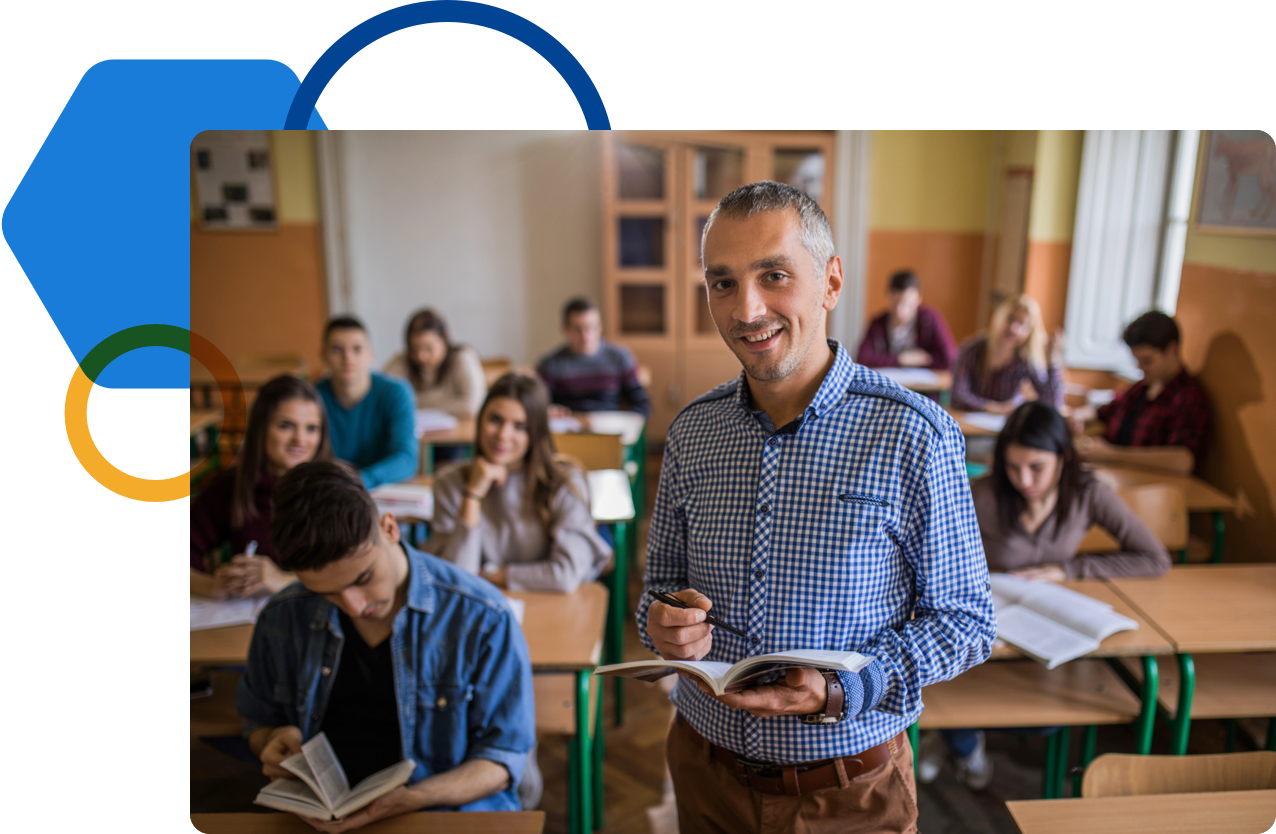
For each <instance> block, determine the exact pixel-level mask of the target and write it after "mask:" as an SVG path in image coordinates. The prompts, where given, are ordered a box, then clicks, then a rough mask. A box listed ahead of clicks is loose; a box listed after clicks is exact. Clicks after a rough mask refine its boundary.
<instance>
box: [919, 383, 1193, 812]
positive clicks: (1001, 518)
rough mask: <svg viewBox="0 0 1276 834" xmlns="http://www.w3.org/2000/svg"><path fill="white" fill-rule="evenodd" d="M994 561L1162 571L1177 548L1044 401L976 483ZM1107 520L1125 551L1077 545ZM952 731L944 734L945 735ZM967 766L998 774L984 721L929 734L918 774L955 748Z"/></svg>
mask: <svg viewBox="0 0 1276 834" xmlns="http://www.w3.org/2000/svg"><path fill="white" fill-rule="evenodd" d="M970 492H971V496H972V497H973V498H974V502H975V515H976V517H977V518H978V519H979V534H980V537H981V538H982V539H983V543H984V555H985V556H986V557H987V559H988V570H989V571H991V572H994V573H1010V574H1012V575H1014V576H1018V577H1020V578H1023V579H1034V580H1053V581H1056V582H1062V581H1063V580H1065V579H1090V578H1095V577H1129V576H1161V575H1162V574H1164V573H1165V572H1166V571H1168V570H1169V569H1170V555H1169V553H1167V552H1166V550H1165V546H1164V545H1163V544H1161V542H1160V541H1159V540H1158V539H1157V537H1156V535H1155V534H1153V532H1152V531H1151V530H1149V529H1148V527H1147V525H1146V524H1144V523H1143V522H1142V521H1141V520H1140V519H1139V517H1138V516H1136V515H1135V514H1134V512H1133V510H1131V509H1130V508H1129V506H1128V505H1127V504H1126V503H1125V501H1123V500H1121V497H1120V496H1119V495H1117V494H1116V492H1114V491H1113V490H1112V489H1111V488H1110V487H1109V486H1108V485H1107V484H1105V483H1103V482H1102V481H1100V480H1099V479H1098V478H1095V477H1094V476H1093V475H1092V474H1091V473H1090V472H1088V471H1086V470H1084V469H1082V468H1081V464H1080V461H1079V460H1078V459H1077V453H1076V450H1075V449H1074V448H1073V445H1072V433H1071V432H1070V431H1069V430H1068V422H1067V420H1065V419H1064V418H1063V415H1061V414H1060V413H1059V412H1058V411H1056V410H1055V409H1054V408H1052V407H1051V406H1049V405H1047V404H1046V403H1043V402H1028V403H1024V404H1023V405H1020V406H1019V407H1018V408H1016V409H1015V410H1014V411H1013V412H1011V414H1010V416H1009V417H1008V418H1007V419H1006V426H1005V428H1004V429H1002V430H1001V433H1000V434H999V435H998V436H997V445H996V447H995V449H994V451H993V463H992V470H991V471H990V472H989V474H988V475H986V476H984V477H982V478H978V479H976V480H974V481H972V482H971V484H970ZM1095 525H1098V526H1099V527H1102V528H1103V529H1104V530H1106V531H1107V532H1108V533H1110V534H1111V535H1112V537H1113V538H1114V539H1116V540H1117V542H1118V544H1119V547H1120V550H1119V551H1118V552H1115V553H1077V546H1078V545H1079V544H1080V543H1081V540H1082V539H1083V538H1085V535H1086V533H1087V532H1089V530H1090V528H1091V527H1093V526H1095ZM941 739H942V742H941ZM943 742H946V743H947V748H948V749H951V750H952V752H953V753H954V755H955V757H956V764H957V775H958V777H959V778H960V779H961V780H962V781H963V782H965V783H966V784H967V785H968V786H970V787H972V788H975V789H977V790H978V789H982V788H985V787H987V786H988V782H989V781H990V780H991V778H992V762H991V761H990V760H989V759H988V757H987V755H986V754H985V750H984V732H983V730H946V731H943V732H942V733H941V734H939V735H935V734H927V736H926V737H925V738H923V739H922V743H921V745H920V746H919V753H918V770H917V776H918V779H920V780H921V781H922V782H928V781H930V780H932V779H934V778H935V775H936V774H937V773H938V772H939V767H940V763H941V762H942V761H943V758H944V756H945V755H946V752H947V751H946V750H945V744H944V743H943Z"/></svg>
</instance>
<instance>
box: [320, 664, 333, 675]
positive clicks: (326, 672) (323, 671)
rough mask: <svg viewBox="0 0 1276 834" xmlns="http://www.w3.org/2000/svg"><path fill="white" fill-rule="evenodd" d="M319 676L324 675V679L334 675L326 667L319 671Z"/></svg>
mask: <svg viewBox="0 0 1276 834" xmlns="http://www.w3.org/2000/svg"><path fill="white" fill-rule="evenodd" d="M319 674H321V675H323V676H324V677H327V676H328V675H331V674H332V670H331V669H329V668H328V667H327V666H325V667H323V668H322V669H320V670H319Z"/></svg>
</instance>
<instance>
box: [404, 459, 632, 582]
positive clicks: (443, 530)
mask: <svg viewBox="0 0 1276 834" xmlns="http://www.w3.org/2000/svg"><path fill="white" fill-rule="evenodd" d="M467 471H468V467H466V466H456V467H453V468H451V469H448V470H446V471H444V472H443V473H441V474H440V475H439V477H438V479H437V480H436V482H435V485H434V520H433V522H432V523H431V525H430V526H431V530H432V533H431V536H430V541H429V544H427V545H426V548H425V549H426V550H427V551H428V552H430V553H433V554H435V555H437V556H439V557H440V558H443V559H446V560H447V561H449V562H452V563H453V564H455V565H457V566H458V567H460V568H462V569H463V570H467V571H469V572H470V573H478V572H479V569H480V568H482V567H483V566H484V565H492V566H495V567H507V568H508V571H507V581H508V585H509V589H510V590H511V591H561V592H563V593H571V592H572V591H574V590H576V586H578V585H580V583H582V582H591V581H593V580H594V579H596V578H597V577H598V575H599V574H600V573H602V570H603V568H605V567H606V566H607V563H608V562H609V561H611V548H610V547H608V546H607V543H606V542H605V541H603V539H602V537H601V536H599V535H598V529H597V525H596V524H595V522H594V519H593V516H592V515H590V512H589V502H588V495H589V488H588V486H587V485H586V483H585V478H584V476H583V475H582V474H581V473H580V472H579V470H574V474H573V476H572V483H573V484H574V485H575V487H576V489H577V490H578V491H579V493H580V495H581V496H586V498H585V499H582V498H581V497H580V496H578V495H577V494H576V493H574V492H573V491H572V490H570V489H567V488H566V487H564V488H562V489H560V490H559V491H558V494H557V495H555V496H554V503H553V513H552V515H553V518H552V523H551V524H550V529H549V530H548V531H547V530H545V529H544V528H543V527H542V526H541V523H540V521H539V520H538V519H537V518H536V516H535V514H533V513H530V512H528V511H527V509H526V505H525V504H524V501H523V494H524V484H525V478H524V476H523V473H522V472H511V473H510V476H509V478H508V479H506V481H505V485H504V486H500V485H497V484H493V485H492V488H491V489H490V490H488V493H487V495H486V496H484V498H483V503H482V512H481V513H480V521H479V526H478V527H475V528H474V529H473V530H471V529H469V528H468V527H466V526H465V525H464V524H462V523H461V519H460V515H461V502H462V500H463V499H464V497H465V486H466V472H467Z"/></svg>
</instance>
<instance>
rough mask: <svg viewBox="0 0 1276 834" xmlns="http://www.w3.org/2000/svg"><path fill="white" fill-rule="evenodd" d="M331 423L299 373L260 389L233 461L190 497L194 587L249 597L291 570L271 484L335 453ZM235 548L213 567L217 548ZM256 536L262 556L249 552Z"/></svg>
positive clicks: (272, 588)
mask: <svg viewBox="0 0 1276 834" xmlns="http://www.w3.org/2000/svg"><path fill="white" fill-rule="evenodd" d="M331 457H332V448H331V446H330V444H329V442H328V423H327V419H326V417H325V415H324V410H323V404H322V403H321V402H320V399H319V394H318V392H316V391H315V389H314V387H313V386H312V385H310V383H308V382H306V381H304V380H301V379H298V378H297V377H294V376H280V377H276V378H274V379H272V380H270V382H267V383H266V384H265V385H263V386H262V387H261V389H260V390H259V391H258V392H257V399H256V401H255V402H254V403H253V407H252V411H251V412H250V413H249V415H248V429H247V431H246V433H245V436H244V445H243V448H242V449H241V451H240V453H239V458H238V460H237V462H236V464H235V466H234V467H232V468H231V469H228V470H227V471H225V472H223V473H221V474H220V475H218V476H217V477H216V478H215V479H214V480H213V481H212V483H210V484H209V485H208V486H207V487H206V488H205V489H204V490H203V492H201V493H200V494H199V495H198V496H197V497H196V498H195V500H194V501H193V502H192V503H191V593H192V594H197V595H199V596H208V597H218V598H220V597H225V596H229V595H234V596H249V595H251V594H256V593H260V592H266V593H272V594H273V593H275V592H276V591H279V590H281V589H283V588H284V587H286V586H287V585H288V584H289V583H290V582H292V581H293V578H294V577H293V575H292V574H291V573H288V572H287V571H284V570H283V569H281V568H279V567H278V565H277V564H276V563H275V561H274V558H273V557H274V556H275V547H274V544H273V542H272V541H271V538H270V516H271V498H270V495H271V491H272V490H273V489H274V488H275V482H276V480H277V479H278V478H279V476H280V475H282V474H283V473H285V472H287V471H288V470H289V469H292V468H293V467H294V466H296V465H298V464H300V463H305V462H306V461H310V460H329V459H331ZM227 542H229V543H230V550H231V553H234V554H236V555H235V556H234V558H232V559H231V561H230V563H229V564H227V565H224V566H222V567H221V569H220V570H218V571H217V573H216V574H212V573H209V571H208V569H209V568H210V567H211V565H210V560H211V558H212V556H213V555H214V554H215V553H216V551H217V549H218V548H220V547H222V546H223V545H224V544H225V543H227ZM250 542H256V543H257V551H256V552H257V555H255V556H252V555H248V554H247V553H246V551H247V549H248V545H249V543H250Z"/></svg>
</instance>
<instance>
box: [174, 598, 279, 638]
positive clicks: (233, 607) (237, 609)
mask: <svg viewBox="0 0 1276 834" xmlns="http://www.w3.org/2000/svg"><path fill="white" fill-rule="evenodd" d="M268 602H270V595H269V594H261V595H258V596H253V597H243V598H242V599H209V598H208V597H197V596H195V595H193V594H192V595H191V631H200V630H202V629H206V628H223V627H225V626H233V625H251V624H252V623H255V622H257V615H258V614H259V613H261V609H262V608H265V607H266V603H268Z"/></svg>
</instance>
